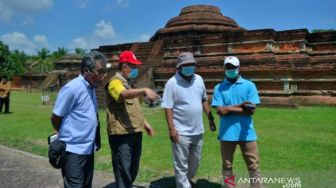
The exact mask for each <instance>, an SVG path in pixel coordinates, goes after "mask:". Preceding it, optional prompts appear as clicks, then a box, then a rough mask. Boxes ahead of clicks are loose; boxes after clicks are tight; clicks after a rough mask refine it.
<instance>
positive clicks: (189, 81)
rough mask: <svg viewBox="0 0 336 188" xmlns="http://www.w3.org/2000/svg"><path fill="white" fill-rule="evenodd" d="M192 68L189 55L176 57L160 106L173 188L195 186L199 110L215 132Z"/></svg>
mask: <svg viewBox="0 0 336 188" xmlns="http://www.w3.org/2000/svg"><path fill="white" fill-rule="evenodd" d="M195 65H196V61H195V59H194V57H193V55H192V53H190V52H184V53H181V54H180V55H179V56H178V58H177V65H176V69H177V71H176V74H175V75H174V76H173V77H172V78H170V79H169V80H168V82H167V84H166V86H165V89H164V93H163V102H162V104H161V107H163V108H165V114H166V120H167V124H168V129H169V136H170V139H171V142H172V150H173V158H174V168H175V177H176V187H177V188H190V187H194V186H195V183H194V181H193V177H194V176H195V174H196V171H197V168H198V166H199V162H200V159H201V151H202V143H203V133H204V128H203V119H202V111H204V112H205V113H206V114H207V117H208V120H209V125H210V129H211V130H212V131H215V130H216V125H215V123H214V120H213V116H212V114H211V111H210V108H209V104H208V100H207V94H206V89H205V86H204V81H203V79H202V77H201V76H199V75H197V74H195Z"/></svg>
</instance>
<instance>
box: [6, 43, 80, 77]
mask: <svg viewBox="0 0 336 188" xmlns="http://www.w3.org/2000/svg"><path fill="white" fill-rule="evenodd" d="M75 53H76V54H81V55H83V54H85V53H86V50H85V49H82V48H76V49H75ZM68 54H69V49H67V48H64V47H58V48H57V50H56V51H54V52H50V51H49V50H48V49H47V48H42V49H40V50H38V51H37V54H36V55H27V54H26V53H24V52H23V51H19V50H14V51H10V50H9V46H8V45H6V44H5V43H3V42H2V41H0V76H8V77H12V76H13V75H21V74H25V73H28V72H29V73H47V72H49V71H51V70H52V69H53V63H54V62H55V61H57V60H58V59H60V58H62V57H64V56H66V55H68Z"/></svg>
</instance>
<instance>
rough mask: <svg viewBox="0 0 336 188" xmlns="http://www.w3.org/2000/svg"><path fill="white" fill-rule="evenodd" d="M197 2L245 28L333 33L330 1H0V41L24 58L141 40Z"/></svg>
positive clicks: (334, 12)
mask: <svg viewBox="0 0 336 188" xmlns="http://www.w3.org/2000/svg"><path fill="white" fill-rule="evenodd" d="M198 4H206V5H214V6H218V7H219V8H220V9H221V11H222V13H223V15H225V16H228V17H231V18H233V19H234V20H236V22H237V23H238V25H240V26H241V27H244V28H246V29H248V30H252V29H266V28H273V29H275V30H277V31H281V30H289V29H302V28H307V29H309V30H312V29H336V8H335V7H336V1H335V0H319V1H314V0H0V40H1V41H3V42H5V43H6V44H7V45H9V47H10V49H11V50H14V49H19V50H22V51H25V52H26V53H29V54H36V51H37V50H38V49H41V48H43V47H44V48H48V49H49V50H51V51H54V50H56V49H57V47H65V48H68V49H70V50H73V49H74V48H76V47H79V48H85V49H88V50H89V49H92V48H97V47H99V46H101V45H110V44H120V43H127V42H143V41H148V39H149V38H150V37H151V36H152V35H153V34H154V33H155V32H156V31H157V30H158V29H159V28H162V27H164V26H165V24H166V23H167V21H168V20H169V19H170V18H172V17H175V16H177V15H178V14H179V13H180V10H181V9H182V8H183V7H185V6H190V5H198Z"/></svg>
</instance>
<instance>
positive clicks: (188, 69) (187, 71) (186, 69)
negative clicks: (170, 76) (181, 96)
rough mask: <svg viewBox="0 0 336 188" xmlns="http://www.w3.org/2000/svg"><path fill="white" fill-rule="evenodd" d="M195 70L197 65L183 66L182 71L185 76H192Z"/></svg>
mask: <svg viewBox="0 0 336 188" xmlns="http://www.w3.org/2000/svg"><path fill="white" fill-rule="evenodd" d="M194 72H195V66H187V67H182V69H181V73H182V74H183V75H184V76H191V75H193V74H194Z"/></svg>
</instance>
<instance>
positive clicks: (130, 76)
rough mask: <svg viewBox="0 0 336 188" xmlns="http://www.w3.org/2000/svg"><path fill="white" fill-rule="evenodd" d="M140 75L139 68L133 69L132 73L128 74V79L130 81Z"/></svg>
mask: <svg viewBox="0 0 336 188" xmlns="http://www.w3.org/2000/svg"><path fill="white" fill-rule="evenodd" d="M138 74H139V71H138V69H137V68H135V69H131V72H130V73H129V74H128V78H129V79H134V78H136V77H137V76H138Z"/></svg>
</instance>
